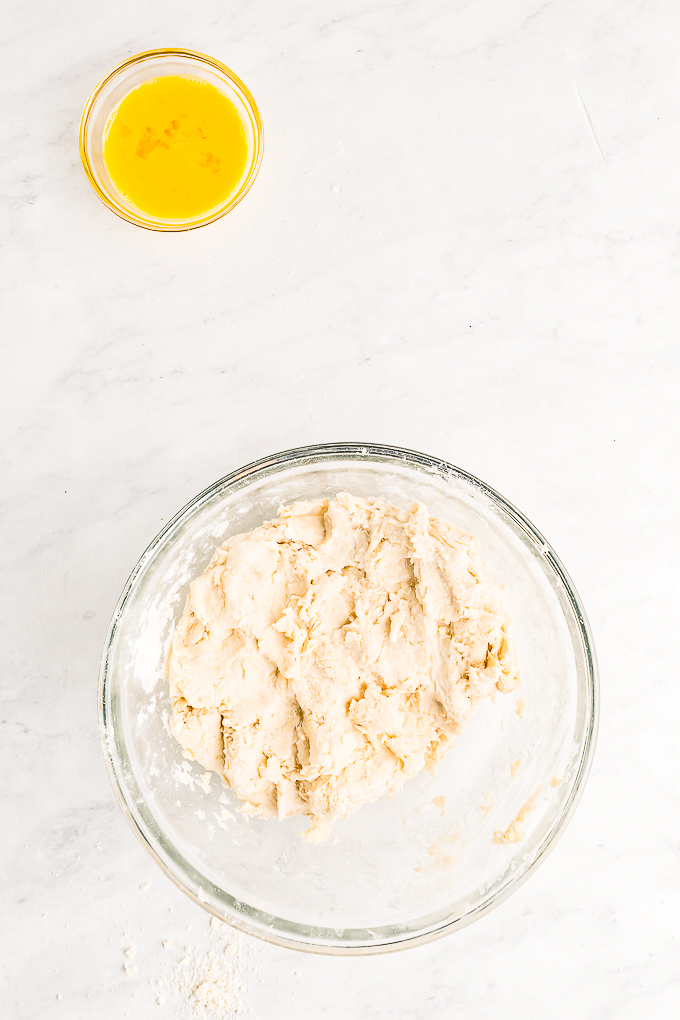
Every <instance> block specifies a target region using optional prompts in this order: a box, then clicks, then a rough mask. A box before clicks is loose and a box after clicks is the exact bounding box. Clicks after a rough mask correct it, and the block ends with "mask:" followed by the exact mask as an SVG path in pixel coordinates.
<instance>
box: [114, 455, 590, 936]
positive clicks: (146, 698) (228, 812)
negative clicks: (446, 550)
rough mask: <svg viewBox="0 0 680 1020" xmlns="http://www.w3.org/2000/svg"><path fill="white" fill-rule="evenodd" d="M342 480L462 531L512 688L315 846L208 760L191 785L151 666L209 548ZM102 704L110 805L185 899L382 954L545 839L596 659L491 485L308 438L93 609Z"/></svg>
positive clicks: (514, 515)
mask: <svg viewBox="0 0 680 1020" xmlns="http://www.w3.org/2000/svg"><path fill="white" fill-rule="evenodd" d="M340 491H347V492H351V493H352V494H354V495H356V496H375V497H380V498H381V499H385V500H389V501H391V502H393V503H395V504H397V505H400V506H403V507H406V506H409V505H410V504H411V503H412V502H413V501H416V500H417V501H420V502H422V503H424V504H425V505H426V506H427V507H428V509H429V510H430V512H431V513H432V514H435V515H438V516H442V517H446V518H448V519H449V520H451V521H453V522H454V523H455V524H457V525H459V526H460V527H461V528H463V529H464V530H465V531H466V532H468V533H470V534H473V535H474V536H476V537H477V539H478V540H479V542H480V543H481V547H482V555H483V558H484V559H485V561H486V562H487V563H488V565H489V567H490V568H491V570H492V571H493V572H494V574H495V575H496V577H498V578H499V579H500V580H501V581H502V582H503V584H504V585H505V590H506V596H507V600H508V603H509V607H510V613H511V616H512V635H513V638H514V641H515V644H516V647H517V651H518V655H519V661H520V668H521V674H522V685H521V688H520V690H519V691H518V692H517V693H513V694H504V695H501V694H499V695H498V696H497V697H496V698H495V699H489V700H488V702H485V703H482V704H480V705H479V707H478V709H477V712H476V714H475V716H474V717H473V719H472V720H471V722H470V724H469V726H468V728H467V730H466V731H465V732H464V733H463V734H462V735H461V736H460V737H459V738H458V740H457V744H456V746H455V747H454V748H453V749H452V750H450V751H449V753H448V754H447V756H446V757H445V758H444V760H443V761H442V762H441V763H440V765H439V766H438V767H437V769H436V772H435V773H434V774H430V773H429V772H424V773H423V774H421V775H420V776H418V777H416V778H415V779H412V780H411V781H410V782H408V783H407V784H406V785H405V786H404V788H403V790H402V791H401V792H400V793H399V794H398V796H396V797H394V798H382V799H381V800H379V801H378V802H377V803H375V804H372V805H368V806H365V807H363V808H361V809H360V810H359V811H357V812H356V813H355V814H354V815H352V816H351V817H350V818H347V819H342V820H340V821H338V822H337V823H336V824H335V826H334V833H333V836H332V837H331V838H330V839H328V840H327V841H326V842H324V843H320V844H316V845H315V844H310V843H307V842H305V841H304V840H303V839H302V838H301V835H300V833H301V831H302V830H303V829H304V828H306V820H305V819H302V818H300V817H296V818H290V819H287V820H285V821H279V820H277V819H267V820H264V819H258V818H255V819H252V818H251V819H248V818H247V817H245V816H243V815H242V814H241V813H240V812H239V810H238V802H237V801H236V800H235V798H234V797H233V795H232V794H231V792H230V791H229V790H228V789H227V787H226V785H225V784H224V783H223V782H222V780H221V779H220V778H219V777H218V776H217V775H212V779H211V781H210V783H209V784H208V783H207V782H206V781H205V779H204V778H203V769H202V768H201V767H200V766H199V765H198V764H197V763H195V762H190V761H187V760H185V759H184V758H183V756H182V752H181V749H180V747H179V745H178V744H177V743H176V742H175V740H174V739H173V738H172V737H171V736H170V735H169V733H168V730H167V720H168V714H169V711H170V702H169V696H168V687H167V678H166V672H165V661H166V654H167V647H168V642H169V640H170V637H171V635H172V632H173V629H174V627H175V624H176V622H177V620H178V618H179V616H180V614H181V612H182V608H183V605H184V600H185V598H186V594H187V591H188V586H189V583H190V581H191V580H192V579H193V578H194V577H196V576H197V575H199V574H200V573H202V571H203V570H204V568H205V567H206V565H207V563H208V561H209V560H210V558H211V556H212V553H213V550H214V549H215V547H216V546H217V545H218V544H220V543H221V542H222V541H223V540H225V539H226V538H227V537H229V536H230V535H235V534H238V533H240V532H243V531H248V530H250V529H252V528H255V527H257V526H259V525H260V524H262V523H263V521H265V520H267V519H269V518H272V517H274V516H276V513H277V508H278V507H279V505H280V504H281V503H290V502H292V501H294V500H297V499H311V498H314V497H317V496H320V495H334V494H335V493H337V492H340ZM100 712H101V734H102V740H103V745H104V753H105V755H106V760H107V764H108V767H109V772H110V775H111V780H112V782H113V786H114V789H115V791H116V793H117V795H118V798H119V800H120V803H121V806H122V808H123V811H124V812H125V814H126V816H127V818H128V820H129V822H130V824H131V825H132V827H133V829H134V831H135V832H136V833H137V835H138V836H139V838H140V839H141V841H142V842H143V843H144V845H145V846H146V848H147V849H148V850H149V852H150V853H151V855H152V856H153V857H154V858H155V860H156V861H157V862H158V864H160V866H161V867H162V868H163V870H164V871H165V873H166V874H167V875H168V876H169V877H170V878H171V879H172V880H173V881H174V882H175V883H176V884H177V885H178V886H179V887H180V888H181V889H182V890H184V892H186V893H187V895H189V896H190V897H191V898H192V899H194V900H195V901H196V902H198V903H200V904H202V905H203V906H204V907H205V908H206V909H207V910H209V911H210V912H211V913H213V914H215V915H216V916H217V917H219V918H221V919H223V920H224V921H227V922H228V923H229V924H232V925H234V926H235V927H236V928H239V929H241V930H242V931H245V932H248V933H250V934H252V935H257V936H259V937H261V938H264V939H268V940H269V941H271V942H275V943H278V944H279V945H285V946H291V947H295V948H297V949H304V950H310V951H315V952H325V953H334V954H341V953H346V954H347V953H357V954H359V953H375V952H384V951H386V950H391V949H398V948H403V947H406V946H411V945H415V944H417V943H421V942H425V941H428V940H430V939H434V938H437V937H438V936H440V935H443V934H445V933H447V932H452V931H455V930H457V929H459V928H462V927H464V926H465V925H467V924H470V922H472V921H474V920H475V919H476V918H478V917H481V916H482V915H483V914H485V913H487V912H488V911H489V910H491V909H492V908H493V907H494V906H496V905H497V904H498V903H500V902H501V901H502V900H504V899H505V898H506V897H507V896H509V895H510V893H511V892H513V891H514V890H515V889H517V888H518V886H519V885H520V884H521V883H522V882H523V881H524V880H525V879H526V878H527V877H528V876H529V875H530V874H531V872H532V871H533V869H534V868H535V867H536V866H537V865H538V864H539V862H540V861H541V860H542V859H543V858H544V857H545V855H546V854H547V853H548V851H549V850H550V849H551V848H552V847H553V846H554V845H555V842H556V841H557V839H558V837H559V836H560V834H561V833H562V832H563V831H564V828H565V826H566V824H567V822H568V820H569V817H570V816H571V814H572V812H573V810H574V807H575V805H576V802H577V800H578V798H579V795H580V793H581V791H582V789H583V785H584V782H585V779H586V776H587V774H588V769H589V765H590V761H591V758H592V754H593V748H594V744H595V734H596V721H597V678H596V665H595V654H594V650H593V644H592V639H591V636H590V631H589V628H588V624H587V621H586V617H585V614H584V611H583V608H582V606H581V603H580V601H579V598H578V595H577V594H576V592H575V591H574V588H573V585H572V583H571V581H570V580H569V578H568V576H567V574H566V572H565V570H564V568H563V567H562V565H561V563H560V561H559V560H558V558H557V557H556V555H555V553H554V552H553V550H552V549H551V548H550V546H549V545H548V543H547V542H546V541H545V540H544V539H543V537H542V535H540V534H539V532H538V531H536V529H535V528H534V527H533V525H532V524H530V523H529V521H527V520H526V518H525V517H524V516H523V515H522V514H521V513H520V512H519V511H518V510H516V509H515V508H514V507H513V506H511V505H510V504H509V503H508V502H507V501H506V500H504V499H503V497H502V496H499V495H498V493H496V492H494V491H493V490H492V489H490V488H489V487H488V486H487V485H485V484H484V483H483V482H480V481H479V480H478V479H477V478H474V477H472V476H471V475H469V474H467V473H466V472H465V471H462V470H460V469H459V468H456V467H453V466H452V465H451V464H448V463H446V462H444V461H442V460H438V459H437V458H435V457H429V456H426V455H425V454H421V453H415V452H413V451H410V450H402V449H398V448H395V447H390V446H376V445H370V444H366V445H360V444H355V443H339V444H333V445H325V446H313V447H305V448H302V449H298V450H288V451H286V452H284V453H279V454H276V455H274V456H272V457H268V458H265V459H264V460H260V461H257V462H256V463H254V464H249V465H247V466H246V467H243V468H241V469H240V470H238V471H234V472H232V473H231V474H230V475H227V476H226V478H222V479H220V481H218V482H215V484H214V485H211V486H210V488H209V489H206V490H205V492H202V493H201V494H200V495H199V496H196V498H195V499H193V500H192V501H191V502H190V503H189V504H188V505H187V506H186V507H185V508H184V509H183V510H181V511H180V513H178V514H177V516H176V517H175V518H174V519H173V520H172V521H170V523H169V524H168V525H167V527H165V528H164V529H163V531H162V532H161V533H160V534H159V535H158V537H157V538H155V539H154V541H153V542H152V543H151V545H150V546H149V548H148V549H147V550H146V552H145V553H144V554H143V556H142V557H141V559H140V560H139V562H138V563H137V565H136V567H135V568H134V570H133V571H132V574H131V576H130V579H129V581H128V583H127V584H126V586H125V590H124V592H123V594H122V596H121V599H120V602H119V604H118V607H117V609H116V611H115V614H114V617H113V621H112V623H111V628H110V631H109V634H108V637H107V641H106V647H105V650H104V656H103V661H102V668H101V679H100ZM517 819H518V821H517V822H516V824H515V826H514V827H513V826H512V823H513V821H515V820H517ZM503 833H506V837H505V838H506V840H507V841H503V840H502V838H501V835H500V834H503ZM513 840H516V841H513Z"/></svg>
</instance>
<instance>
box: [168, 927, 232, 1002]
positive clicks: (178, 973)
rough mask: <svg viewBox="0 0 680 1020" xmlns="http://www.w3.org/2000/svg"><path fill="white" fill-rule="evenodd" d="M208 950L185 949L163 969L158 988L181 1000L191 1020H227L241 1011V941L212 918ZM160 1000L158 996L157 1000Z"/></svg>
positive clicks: (191, 947)
mask: <svg viewBox="0 0 680 1020" xmlns="http://www.w3.org/2000/svg"><path fill="white" fill-rule="evenodd" d="M210 936H211V943H212V945H211V947H210V948H209V949H208V950H207V951H206V950H205V949H200V948H197V947H193V946H185V947H184V953H183V955H182V956H181V957H180V959H179V960H178V961H177V962H175V963H173V964H171V965H170V966H169V967H166V968H165V971H164V973H163V976H162V977H161V978H160V979H159V982H158V983H159V985H161V986H163V987H165V988H166V989H167V990H168V991H169V992H170V993H172V994H173V995H176V996H179V997H181V998H182V999H184V1001H185V1004H186V1007H187V1017H191V1018H192V1020H209V1018H210V1020H229V1018H230V1017H234V1016H237V1015H238V1014H239V1013H241V1011H242V1009H243V1001H242V992H243V990H244V989H243V983H242V974H241V962H242V961H241V960H240V957H241V955H242V950H243V949H244V944H245V940H244V938H243V936H242V935H240V934H239V933H238V932H237V931H235V930H234V929H233V928H231V927H230V926H229V925H228V924H225V923H224V921H220V920H218V918H216V917H212V918H211V919H210ZM159 998H161V999H162V996H159Z"/></svg>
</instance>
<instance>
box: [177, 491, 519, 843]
mask: <svg viewBox="0 0 680 1020" xmlns="http://www.w3.org/2000/svg"><path fill="white" fill-rule="evenodd" d="M506 628H507V614H506V610H505V605H504V600H503V592H502V588H501V586H500V585H499V583H498V582H497V581H496V580H495V579H494V578H493V577H491V576H490V575H489V573H488V571H487V570H486V569H485V567H484V565H483V563H482V562H481V560H480V557H479V552H478V548H477V543H476V542H475V541H474V539H472V538H470V537H468V536H467V535H465V534H463V533H462V532H461V531H459V530H458V529H457V528H456V527H454V526H453V525H452V524H450V523H449V522H447V521H445V520H441V519H439V518H436V517H430V516H429V515H428V512H427V510H426V509H425V507H424V506H422V505H421V504H414V505H413V506H412V507H411V509H409V510H401V509H398V508H397V507H395V506H392V505H390V504H389V503H385V502H382V501H380V500H377V499H356V498H355V497H353V496H350V495H348V494H347V493H339V494H338V495H337V496H335V498H333V499H330V500H329V499H319V500H318V501H316V502H309V503H303V502H300V503H294V504H293V505H292V506H287V507H281V508H280V510H279V517H278V519H276V520H273V521H270V522H268V523H266V524H264V525H263V526H262V527H260V528H256V529H255V530H254V531H251V532H249V533H248V534H242V535H236V536H235V537H234V538H230V539H229V540H228V541H227V542H225V543H224V545H221V546H220V547H219V548H218V549H217V550H216V552H215V554H214V556H213V558H212V560H211V562H210V565H209V567H208V568H207V570H206V571H205V573H204V574H203V575H202V576H201V577H199V578H197V579H196V580H195V581H193V583H192V585H191V590H190V594H189V597H188V598H187V602H186V606H185V609H184V614H183V616H182V618H181V620H180V622H179V624H178V626H177V629H176V631H175V634H174V636H173V639H172V644H171V648H170V655H169V660H168V665H169V677H170V693H171V697H172V703H173V711H172V718H171V728H172V732H173V734H174V736H175V737H176V738H177V740H178V741H179V742H180V744H181V745H182V746H183V747H184V748H185V749H186V751H187V752H188V753H189V755H190V756H191V757H193V758H195V759H196V760H197V761H198V762H200V763H201V764H202V765H203V766H204V767H205V768H207V769H212V770H215V771H216V772H219V773H221V774H222V775H223V776H224V778H225V780H226V782H227V784H228V785H229V786H230V787H231V789H232V790H233V792H234V794H235V795H236V797H237V798H239V800H241V801H242V802H243V805H242V810H243V811H244V812H245V813H247V814H253V815H261V816H264V817H268V816H271V815H278V817H279V818H286V817H288V816H289V815H294V814H304V815H310V816H311V818H312V824H311V826H310V829H309V831H308V833H307V834H306V835H307V836H308V838H311V839H323V838H324V837H325V836H326V835H327V834H328V832H329V830H330V823H331V822H332V820H333V819H334V818H336V817H338V816H342V815H348V814H350V813H351V812H353V811H355V810H356V809H357V808H359V807H361V805H363V804H369V803H371V802H372V801H375V800H376V799H377V798H378V797H381V796H383V795H385V794H388V795H390V794H394V793H395V792H396V791H397V790H399V788H400V787H401V786H402V784H403V783H404V782H405V780H407V779H409V778H410V777H412V776H415V775H416V774H417V773H418V772H420V771H421V769H423V768H424V767H425V766H431V765H433V764H434V763H435V762H436V761H437V760H438V759H439V758H441V756H442V755H443V754H444V753H445V751H446V750H447V749H448V748H449V747H450V746H451V743H452V741H453V738H454V736H455V734H456V733H458V732H460V730H461V729H462V728H463V727H464V726H465V724H466V722H467V720H468V719H469V717H470V714H471V713H472V711H473V709H474V706H475V704H476V703H477V702H478V701H479V700H480V699H482V698H485V697H488V696H489V695H490V694H492V693H493V692H494V691H495V690H496V689H498V690H500V691H509V690H512V689H513V688H515V687H516V686H517V684H518V682H519V681H518V675H517V670H516V666H515V656H514V654H513V651H512V648H511V645H510V643H509V641H508V637H507V633H506Z"/></svg>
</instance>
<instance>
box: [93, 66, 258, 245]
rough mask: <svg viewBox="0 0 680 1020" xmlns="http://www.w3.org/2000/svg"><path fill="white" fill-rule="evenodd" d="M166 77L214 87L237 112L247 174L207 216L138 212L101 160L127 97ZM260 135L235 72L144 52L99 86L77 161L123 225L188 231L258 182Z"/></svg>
mask: <svg viewBox="0 0 680 1020" xmlns="http://www.w3.org/2000/svg"><path fill="white" fill-rule="evenodd" d="M168 75H181V76H183V77H189V78H198V79H200V80H201V81H207V82H208V83H209V84H210V85H214V86H215V88H216V89H218V91H220V92H222V93H223V94H224V95H226V96H227V98H228V99H230V100H231V102H232V103H233V104H234V106H235V107H236V110H237V111H238V113H239V116H240V118H241V123H242V124H243V130H244V133H245V137H246V143H247V146H248V156H247V159H246V165H245V169H244V171H243V174H242V175H241V179H240V180H239V181H238V183H237V184H236V186H235V187H234V189H233V190H232V192H231V193H230V194H229V195H228V196H227V198H225V199H224V201H222V202H220V203H219V205H216V206H215V207H214V208H212V209H209V210H208V211H207V212H205V213H201V214H199V215H197V216H190V217H186V218H183V219H163V218H161V217H157V216H152V215H150V214H147V213H145V212H144V211H143V210H141V209H138V208H137V207H136V206H135V205H133V204H132V202H130V201H128V199H126V198H125V196H124V195H122V194H121V192H120V191H119V190H118V188H117V187H116V185H115V184H114V182H113V181H112V179H111V177H110V176H109V172H108V170H107V167H106V162H105V160H104V139H105V131H106V126H107V124H108V120H109V117H110V115H111V113H112V112H113V110H115V108H116V107H117V106H118V104H119V103H120V102H121V101H122V100H123V99H124V98H125V96H126V95H127V94H128V93H129V92H130V91H131V90H132V89H134V88H136V87H137V85H141V84H142V82H145V81H149V79H151V78H162V77H165V76H168ZM263 145H264V131H263V128H262V120H261V118H260V113H259V110H258V109H257V106H256V104H255V100H254V99H253V97H252V96H251V94H250V92H249V91H248V89H247V88H246V86H245V85H244V84H243V82H242V81H241V80H240V78H238V77H237V76H236V75H235V74H234V72H233V71H230V70H229V68H228V67H226V66H225V65H224V64H222V63H220V61H219V60H215V59H214V58H213V57H209V56H206V54H205V53H198V52H197V51H195V50H181V49H158V50H146V51H145V52H144V53H138V54H136V55H135V56H134V57H130V58H129V59H128V60H124V61H123V62H122V63H121V64H118V66H117V67H114V68H113V70H112V71H110V72H109V74H107V75H106V77H105V78H102V80H101V81H100V82H99V84H98V85H97V86H96V88H95V89H94V91H93V92H92V95H91V96H90V98H89V99H88V101H87V103H86V104H85V109H84V110H83V116H82V118H81V121H80V158H81V159H82V162H83V167H84V169H85V173H86V174H87V177H88V180H89V182H90V184H91V185H92V187H93V188H94V190H95V192H96V194H97V195H98V197H99V198H100V199H101V200H102V202H103V203H104V205H106V206H107V207H108V208H109V209H111V211H112V212H115V213H116V215H118V216H121V217H122V218H123V219H124V220H128V221H129V222H130V223H134V224H136V226H138V227H147V228H148V229H149V230H191V229H193V228H194V227H202V226H205V225H206V224H207V223H213V222H214V221H215V220H218V219H220V217H222V216H225V215H226V214H227V213H228V212H231V210H232V209H233V208H234V206H236V205H238V203H239V202H240V201H241V199H242V198H243V197H244V196H245V195H246V194H247V192H248V191H249V190H250V188H251V187H252V185H253V182H254V181H255V178H256V177H257V173H258V171H259V169H260V164H261V162H262V151H263Z"/></svg>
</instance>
